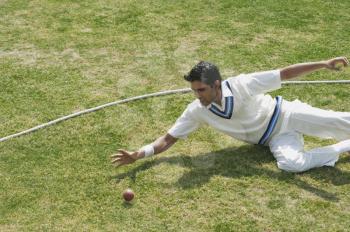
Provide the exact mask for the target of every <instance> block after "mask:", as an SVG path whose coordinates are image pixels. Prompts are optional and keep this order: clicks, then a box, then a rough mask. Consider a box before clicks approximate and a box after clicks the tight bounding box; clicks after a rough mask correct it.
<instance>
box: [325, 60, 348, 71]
mask: <svg viewBox="0 0 350 232" xmlns="http://www.w3.org/2000/svg"><path fill="white" fill-rule="evenodd" d="M326 65H327V67H326V68H328V69H330V70H336V71H340V70H341V67H342V66H344V67H346V66H348V65H349V61H348V59H347V58H346V57H336V58H333V59H330V60H327V61H326Z"/></svg>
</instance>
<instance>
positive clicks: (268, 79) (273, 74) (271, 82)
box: [239, 70, 281, 96]
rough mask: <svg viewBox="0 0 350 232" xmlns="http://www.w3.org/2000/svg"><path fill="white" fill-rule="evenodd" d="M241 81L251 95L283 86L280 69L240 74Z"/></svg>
mask: <svg viewBox="0 0 350 232" xmlns="http://www.w3.org/2000/svg"><path fill="white" fill-rule="evenodd" d="M239 81H240V82H241V85H243V87H244V88H245V89H246V90H247V92H248V93H249V95H250V96H254V95H258V94H262V93H267V92H270V91H273V90H276V89H279V88H281V76H280V70H271V71H264V72H255V73H249V74H246V75H241V76H239Z"/></svg>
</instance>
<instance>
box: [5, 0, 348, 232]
mask: <svg viewBox="0 0 350 232" xmlns="http://www.w3.org/2000/svg"><path fill="white" fill-rule="evenodd" d="M349 7H350V2H348V1H320V0H319V1H316V0H302V1H294V0H290V1H273V0H264V1H262V0H261V1H260V0H256V1H253V0H251V1H228V0H227V1H209V0H208V1H169V0H166V1H160V0H150V1H144V2H142V3H141V2H140V1H126V0H125V1H111V0H100V1H82V2H81V1H73V0H71V1H68V0H66V1H63V0H62V1H57V0H46V1H39V0H34V1H19V0H11V1H10V0H0V31H1V33H0V93H1V94H0V137H4V136H6V135H9V134H12V133H16V132H18V131H21V130H24V129H28V128H31V127H33V126H36V125H38V124H40V123H44V122H47V121H50V120H53V119H56V118H58V117H60V116H63V115H67V114H70V113H72V112H76V111H79V110H82V109H86V108H90V107H94V106H97V105H100V104H104V103H106V102H111V101H115V100H118V99H123V98H127V97H131V96H136V95H141V94H145V93H150V92H156V91H161V90H167V89H177V88H184V87H187V83H185V82H184V81H183V79H182V76H183V74H184V73H186V72H187V71H188V70H189V69H190V68H191V67H192V66H193V65H194V64H195V63H196V62H198V61H199V60H209V61H212V62H214V63H216V64H217V65H218V66H219V67H220V69H221V72H222V73H223V76H224V77H225V78H226V77H228V76H231V75H236V74H238V73H242V72H253V71H257V70H268V69H274V68H280V67H283V66H286V65H288V64H292V63H297V62H304V61H315V60H321V59H327V58H330V57H334V56H341V55H347V56H349V54H350V47H349V46H348V43H347V41H348V37H349V35H350V29H349V28H350V25H349V22H350V15H349V14H348V9H349ZM348 77H349V70H345V71H344V72H329V71H321V72H316V73H314V74H312V75H309V76H307V77H305V78H303V79H308V80H317V79H332V80H338V79H348ZM277 94H282V95H283V96H284V97H285V98H286V99H289V100H293V99H295V98H299V99H300V100H302V101H305V102H308V103H310V104H312V105H314V106H318V107H323V108H326V109H332V110H340V111H350V103H349V97H350V94H349V86H347V85H317V86H311V85H307V86H285V87H284V88H283V89H281V90H278V91H275V92H273V93H272V95H277ZM192 100H193V96H192V95H190V94H187V95H176V96H166V97H161V98H152V99H148V100H143V101H138V102H133V103H128V104H125V105H120V106H116V107H111V108H107V109H104V110H101V111H98V112H95V113H91V114H88V115H84V116H82V117H78V118H74V119H72V120H69V121H66V122H63V123H60V124H58V125H55V126H52V127H49V128H46V129H43V130H40V131H38V132H35V133H32V134H30V135H26V136H23V137H19V138H15V139H12V140H10V141H6V142H3V143H0V231H346V230H348V229H347V228H349V227H350V221H349V217H350V213H349V212H350V211H349V209H350V194H349V192H350V162H349V161H350V159H349V156H343V157H341V159H340V160H339V162H338V163H337V165H336V167H335V168H327V167H324V168H318V169H315V170H311V171H308V172H306V173H303V174H291V173H286V172H282V171H280V170H278V168H277V167H276V164H275V160H274V159H273V157H272V155H271V154H270V153H269V151H268V149H267V148H261V147H258V146H253V145H248V144H245V143H243V142H239V141H236V140H234V139H232V138H229V137H227V136H224V135H222V134H219V133H217V132H215V131H213V130H212V129H210V128H203V129H200V130H199V131H197V132H195V133H194V134H193V135H191V136H190V137H189V139H187V140H183V141H179V142H178V143H177V144H176V145H175V146H174V147H173V148H172V149H171V150H169V151H167V152H166V153H164V154H161V155H159V156H156V157H154V158H150V159H144V160H141V161H139V162H137V163H135V164H133V165H130V166H126V167H122V168H120V169H115V168H114V167H113V166H112V165H111V164H110V160H109V156H110V155H111V154H113V153H114V152H115V151H116V149H118V148H125V149H130V150H134V149H138V148H139V147H140V146H143V145H144V144H146V143H149V142H151V141H153V140H154V139H155V138H157V137H158V136H160V135H162V134H164V133H165V132H166V131H167V129H168V128H169V127H170V126H171V125H172V124H173V123H174V121H175V120H176V118H177V117H178V116H179V115H180V114H181V113H182V111H183V110H184V108H185V107H186V105H187V104H188V103H190V102H191V101H192ZM331 142H333V141H328V140H326V141H322V140H319V139H316V138H311V137H307V138H306V147H307V148H311V147H316V146H320V145H325V144H329V143H331ZM127 187H131V188H132V189H133V190H134V191H135V193H136V198H135V200H134V202H133V203H132V204H126V203H124V202H123V200H122V198H121V193H122V191H123V190H124V189H126V188H127Z"/></svg>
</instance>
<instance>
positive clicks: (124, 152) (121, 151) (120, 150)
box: [117, 149, 130, 155]
mask: <svg viewBox="0 0 350 232" xmlns="http://www.w3.org/2000/svg"><path fill="white" fill-rule="evenodd" d="M117 151H119V152H120V153H121V154H123V155H130V153H129V152H127V151H126V150H123V149H118V150H117Z"/></svg>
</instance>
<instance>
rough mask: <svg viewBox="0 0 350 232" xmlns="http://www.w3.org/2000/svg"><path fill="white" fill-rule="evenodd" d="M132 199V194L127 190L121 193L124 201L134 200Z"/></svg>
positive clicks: (133, 195)
mask: <svg viewBox="0 0 350 232" xmlns="http://www.w3.org/2000/svg"><path fill="white" fill-rule="evenodd" d="M134 197H135V194H134V192H133V191H132V190H131V189H129V188H128V189H126V190H125V191H124V192H123V198H124V200H125V201H131V200H132V199H134Z"/></svg>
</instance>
